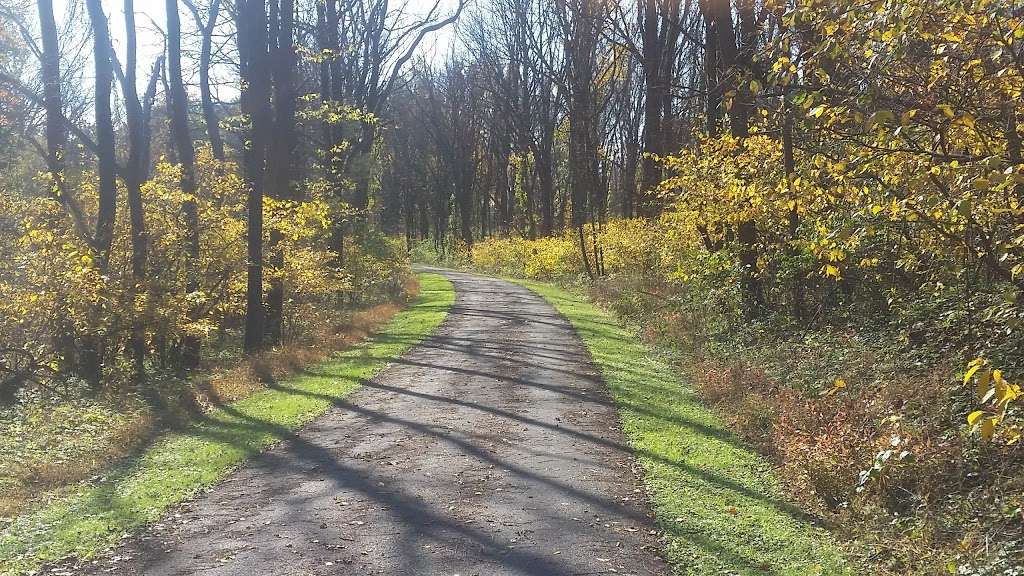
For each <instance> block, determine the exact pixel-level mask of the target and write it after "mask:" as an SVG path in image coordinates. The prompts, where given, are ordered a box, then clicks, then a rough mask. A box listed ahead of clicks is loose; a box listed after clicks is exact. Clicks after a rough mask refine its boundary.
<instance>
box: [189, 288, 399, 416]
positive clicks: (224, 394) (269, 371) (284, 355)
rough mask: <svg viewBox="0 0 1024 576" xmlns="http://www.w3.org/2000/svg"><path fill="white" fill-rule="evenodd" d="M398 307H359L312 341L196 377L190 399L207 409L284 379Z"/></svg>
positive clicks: (359, 336) (366, 332)
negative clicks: (210, 374) (217, 372)
mask: <svg viewBox="0 0 1024 576" xmlns="http://www.w3.org/2000/svg"><path fill="white" fill-rule="evenodd" d="M399 310H401V307H400V306H399V305H398V304H395V303H385V304H377V305H375V306H371V307H369V308H366V309H363V310H359V311H357V312H354V313H352V314H350V315H348V316H347V317H346V318H345V319H344V320H343V321H341V322H338V323H336V324H335V325H333V326H330V327H327V328H326V329H324V330H322V331H320V333H319V334H318V335H317V336H316V337H315V340H314V341H313V342H312V343H292V344H286V345H284V346H281V347H279V348H276V349H274V350H268V351H267V352H264V353H263V354H259V355H257V356H253V357H250V358H246V359H243V360H242V361H241V362H240V363H239V364H238V365H236V366H235V367H233V368H230V369H227V370H225V371H222V372H221V373H219V374H216V375H213V376H210V377H208V378H203V379H197V380H196V381H195V383H194V384H193V386H192V388H191V396H192V398H191V403H192V404H194V405H195V406H197V407H199V408H200V409H201V410H203V411H207V410H209V409H210V408H212V407H214V406H217V405H219V404H223V403H225V402H233V401H235V400H239V399H241V398H244V397H246V396H248V395H249V394H252V393H253V392H255V391H256V390H258V389H260V388H262V387H264V386H266V385H267V384H273V383H275V382H278V381H280V380H283V379H285V378H287V377H289V376H291V375H293V374H295V373H297V372H299V371H301V370H302V369H303V368H305V367H306V366H309V365H310V364H314V363H316V362H321V361H323V360H326V359H327V358H329V357H330V356H331V355H332V354H334V353H336V352H339V351H341V350H345V349H346V348H350V347H351V346H354V345H355V344H358V343H359V342H362V341H363V340H365V339H366V338H367V337H369V336H370V335H371V334H372V333H373V332H375V331H376V330H377V329H379V328H380V327H381V326H382V325H383V324H384V323H385V322H387V321H388V320H390V319H391V318H392V317H393V316H394V315H395V314H397V313H398V311H399Z"/></svg>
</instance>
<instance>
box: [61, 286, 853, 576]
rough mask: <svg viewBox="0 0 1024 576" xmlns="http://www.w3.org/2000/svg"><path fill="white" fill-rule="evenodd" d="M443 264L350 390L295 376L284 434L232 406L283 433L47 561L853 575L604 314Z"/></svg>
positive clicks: (216, 571) (664, 367)
mask: <svg viewBox="0 0 1024 576" xmlns="http://www.w3.org/2000/svg"><path fill="white" fill-rule="evenodd" d="M440 272H442V273H443V274H444V275H445V276H446V277H447V278H448V279H449V280H450V281H451V282H452V283H453V284H454V286H455V291H456V300H455V303H454V305H453V306H452V307H451V309H450V311H449V314H448V317H447V319H446V320H445V321H444V322H443V324H442V325H441V327H440V328H439V330H438V331H437V332H436V333H435V334H434V335H433V336H432V337H430V338H428V339H427V340H426V341H424V342H423V343H421V344H420V345H419V346H417V347H415V348H413V349H412V350H411V351H409V352H408V353H406V354H404V355H400V356H399V355H395V356H393V357H391V358H389V359H388V360H389V362H390V363H391V365H390V367H388V368H386V369H385V370H384V371H383V372H381V373H379V374H377V375H376V376H374V377H372V378H367V379H360V380H359V384H361V386H360V387H359V388H357V389H356V390H355V391H354V392H352V393H351V394H350V395H336V396H335V395H330V394H323V395H317V393H313V392H308V391H305V392H303V391H301V390H298V389H295V390H291V393H293V394H299V395H303V394H308V395H313V396H315V397H317V399H319V400H327V401H329V402H330V404H332V405H333V407H332V408H331V409H330V410H329V411H328V412H327V413H326V414H325V415H324V416H322V417H320V418H318V419H317V420H315V421H314V422H312V423H311V424H310V425H308V426H306V427H304V428H303V429H301V430H300V431H299V432H297V433H293V432H290V431H289V430H288V429H286V428H283V427H280V426H278V425H276V424H273V423H271V422H264V421H261V420H258V419H255V420H254V419H243V420H242V421H239V422H236V424H235V425H237V426H244V427H252V428H258V429H262V428H266V429H267V430H269V431H270V432H271V433H273V434H274V435H275V436H277V437H278V438H280V439H281V442H280V443H278V444H277V445H276V446H274V447H273V448H271V449H270V450H269V451H266V452H264V453H262V454H260V455H258V456H255V457H254V458H253V459H252V460H250V461H249V463H247V464H246V465H244V466H243V467H241V468H239V469H238V470H236V471H235V472H234V473H232V474H230V475H229V476H228V477H227V479H226V480H224V481H223V482H221V483H220V484H218V485H216V486H214V487H213V488H211V489H210V490H209V491H208V492H206V493H205V494H203V495H202V496H200V497H198V498H197V499H195V500H192V501H190V502H188V503H186V504H184V505H182V506H181V507H179V508H178V509H177V510H175V511H174V512H172V513H170V514H165V515H164V516H163V517H162V519H161V520H160V521H158V522H155V523H153V524H150V525H149V526H148V527H147V528H146V529H145V530H144V531H143V532H141V533H137V534H136V535H135V536H133V537H131V538H129V539H126V540H125V541H124V542H123V543H122V544H121V545H120V546H119V547H117V548H116V549H115V550H113V552H110V553H106V554H103V555H100V556H99V557H98V558H96V559H94V560H90V561H86V562H85V563H80V564H77V565H71V564H68V565H62V566H59V567H55V568H52V569H50V573H51V574H68V573H76V574H77V573H83V572H91V573H96V574H99V573H105V574H125V575H129V574H131V575H141V574H145V575H164V574H166V575H171V574H175V575H177V574H195V573H200V572H202V573H204V574H211V575H231V574H239V575H242V574H245V575H249V574H251V573H254V572H258V573H264V574H273V575H292V574H294V575H320V574H323V575H326V574H388V575H396V576H413V575H420V574H424V575H425V574H448V575H451V574H457V575H463V576H468V575H504V574H508V575H522V576H527V575H532V576H559V575H570V574H603V573H618V574H633V575H651V576H653V575H660V574H667V573H668V572H669V571H670V570H671V571H672V572H674V573H676V574H744V575H748V574H749V575H755V574H771V575H778V576H783V575H784V576H790V575H815V574H825V575H829V576H832V575H839V574H849V573H852V570H851V568H850V567H849V566H847V565H846V563H845V562H844V560H843V559H842V557H841V555H840V554H839V553H838V552H837V551H836V548H835V546H834V545H833V544H832V542H831V541H830V539H829V538H828V536H827V535H826V534H825V533H824V531H823V530H821V529H820V528H818V527H816V526H814V520H813V519H812V518H809V517H807V516H806V515H804V514H803V513H801V512H800V511H799V510H796V509H794V508H793V507H792V506H790V505H788V504H787V503H786V502H785V501H784V500H783V499H782V498H781V497H780V493H781V492H780V490H779V487H778V482H777V480H776V479H775V478H774V476H773V473H772V471H771V468H770V466H769V465H768V464H767V462H766V461H764V460H762V459H760V458H759V457H758V456H756V455H755V454H754V453H753V452H752V451H751V450H749V449H748V448H746V447H744V446H743V445H742V444H741V443H740V442H738V440H737V439H736V438H735V437H734V436H733V435H731V434H730V433H729V432H728V431H727V429H726V428H725V426H724V424H722V423H721V422H720V421H718V420H717V419H716V418H715V417H714V416H713V415H712V414H711V413H710V412H709V411H708V410H707V409H705V408H703V407H702V406H701V405H700V404H699V402H698V401H697V400H696V398H695V395H694V394H693V392H692V391H690V390H688V388H686V387H685V386H683V384H682V383H681V382H680V381H679V379H678V377H677V374H676V372H675V371H674V370H673V369H672V368H671V366H670V364H668V363H663V362H661V361H659V360H658V359H657V358H655V357H653V355H652V353H651V351H650V350H649V349H647V348H646V347H645V346H644V345H643V344H641V343H639V342H638V341H637V340H636V339H634V338H632V336H631V335H629V334H628V333H626V331H625V330H623V329H622V328H621V327H619V326H618V324H617V323H616V322H615V321H614V320H613V319H612V318H611V317H610V316H609V315H608V314H606V313H604V312H603V311H600V310H599V309H597V308H596V307H594V306H592V305H590V304H588V303H586V302H583V301H582V300H580V299H577V298H576V297H574V296H573V295H571V294H569V293H567V292H564V291H561V290H559V289H557V288H553V287H550V286H545V285H529V288H527V287H524V286H521V285H518V284H516V283H513V282H508V281H504V280H498V279H494V278H487V277H483V276H477V275H472V274H466V273H460V272H451V271H440ZM531 289H532V290H531ZM404 337H405V336H404V335H403V334H402V333H401V332H400V331H397V332H396V331H393V330H392V331H390V332H386V333H385V334H384V335H381V336H377V337H376V338H375V340H377V341H381V339H382V338H385V339H387V338H391V339H396V340H402V339H403V338H404ZM332 369H333V370H336V369H337V365H334V367H333V368H332V365H330V364H328V365H325V366H322V367H321V368H319V369H317V370H314V371H312V372H313V374H312V376H313V377H315V378H317V379H331V378H332V376H333V375H332V373H331V370H332ZM285 384H287V383H284V384H283V385H282V387H284V385H285ZM652 509H653V512H652V511H651V510H652ZM665 559H667V560H668V563H666V562H665V561H664V560H665ZM669 564H671V568H670V567H669Z"/></svg>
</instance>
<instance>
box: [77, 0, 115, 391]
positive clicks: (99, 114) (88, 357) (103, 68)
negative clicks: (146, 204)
mask: <svg viewBox="0 0 1024 576" xmlns="http://www.w3.org/2000/svg"><path fill="white" fill-rule="evenodd" d="M85 4H86V8H87V9H88V11H89V20H90V22H91V24H92V32H93V58H94V63H95V101H94V103H95V122H96V149H97V150H96V152H97V154H96V161H97V172H98V173H99V207H98V209H97V211H96V232H95V234H94V239H95V249H96V253H97V256H98V258H97V268H98V269H99V270H100V272H101V273H104V274H105V273H106V272H107V270H108V268H109V266H110V250H111V246H112V244H113V240H114V219H115V217H116V215H117V214H116V211H117V159H116V156H115V153H114V121H113V116H112V114H111V111H110V92H111V87H112V84H113V82H114V67H113V64H112V62H111V53H110V50H111V44H110V31H109V29H108V28H107V17H106V15H105V14H104V13H103V6H102V4H101V3H100V0H86V3H85ZM82 370H83V377H84V378H85V379H86V380H87V381H88V382H89V383H90V384H91V386H92V388H93V390H94V391H98V390H99V388H100V383H101V378H102V373H103V346H102V337H101V335H100V334H90V335H89V336H87V337H86V338H85V340H84V341H83V345H82Z"/></svg>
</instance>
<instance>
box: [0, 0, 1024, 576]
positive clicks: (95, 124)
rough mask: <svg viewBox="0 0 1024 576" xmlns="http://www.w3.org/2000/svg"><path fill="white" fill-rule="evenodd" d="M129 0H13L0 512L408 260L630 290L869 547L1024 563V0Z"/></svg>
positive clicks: (703, 379)
mask: <svg viewBox="0 0 1024 576" xmlns="http://www.w3.org/2000/svg"><path fill="white" fill-rule="evenodd" d="M146 10H147V12H143V11H141V10H140V8H139V7H138V6H136V5H134V4H133V0H124V1H123V4H122V3H104V2H101V0H67V1H66V2H60V3H57V5H56V6H55V3H54V1H53V0H36V1H35V2H29V1H25V0H0V463H3V464H4V467H3V469H2V470H0V527H2V526H3V525H4V522H5V521H6V520H5V519H10V518H16V517H17V516H18V515H19V514H23V513H25V512H26V511H29V510H31V509H33V508H34V507H35V506H37V505H38V500H37V499H36V498H35V496H34V495H35V494H37V493H39V492H41V491H45V490H49V489H59V488H60V487H61V486H67V485H70V484H72V483H74V482H78V481H80V480H83V479H87V478H89V477H90V476H91V475H93V474H95V473H96V471H97V470H100V469H102V466H103V465H104V463H105V462H106V461H108V460H110V459H112V458H119V457H122V456H124V455H126V454H129V453H130V452H131V451H133V450H135V449H137V448H138V447H140V446H142V445H144V444H145V443H146V442H148V441H149V440H151V439H152V438H154V437H155V436H156V435H157V434H158V433H159V432H160V431H161V430H163V429H165V428H167V427H173V426H177V425H180V423H181V422H183V421H188V420H190V419H193V418H195V417H196V415H197V414H202V413H203V412H204V411H206V410H209V409H210V407H211V406H214V405H216V404H217V403H218V402H222V401H226V400H232V399H237V398H241V397H244V396H245V395H247V394H249V393H251V391H252V390H254V389H256V388H259V387H260V386H261V385H262V383H265V382H267V381H271V380H272V379H273V378H274V377H276V376H280V375H282V374H287V373H291V372H294V371H295V370H297V369H298V368H299V367H301V366H303V365H305V364H308V363H310V362H314V361H318V360H322V359H323V358H325V357H328V356H329V355H330V354H331V353H332V352H333V351H335V350H337V349H340V348H342V347H345V346H347V345H349V344H351V342H353V341H355V340H358V339H360V338H362V337H363V336H365V334H366V333H369V332H372V331H373V330H374V329H375V327H377V326H379V325H381V324H382V323H383V322H385V321H386V320H387V319H388V318H389V317H390V316H391V315H393V314H394V313H395V311H396V310H397V309H398V308H399V307H400V306H402V305H403V304H404V303H406V302H407V301H409V300H410V299H411V298H413V297H415V294H416V292H417V282H416V280H415V276H414V275H413V273H412V272H411V269H410V262H420V263H428V264H434V265H441V266H445V267H450V268H463V269H467V270H475V271H478V272H482V273H488V274H493V275H498V276H504V277H512V278H519V279H528V280H533V281H540V282H545V283H553V284H558V285H561V286H563V287H567V288H570V289H572V290H575V291H577V292H579V293H582V294H584V295H586V297H587V298H589V299H590V300H591V301H593V302H594V303H596V304H598V305H600V306H601V307H603V308H605V309H607V310H611V311H612V312H614V313H615V314H616V315H617V316H618V318H619V319H620V320H621V321H622V322H623V323H624V324H625V325H627V326H628V327H630V329H631V331H632V332H634V333H635V334H636V335H637V337H639V338H641V339H643V340H645V341H647V342H648V343H650V344H652V345H654V346H656V347H657V348H658V350H660V351H661V353H663V354H664V355H665V356H666V357H667V358H669V359H671V361H672V362H673V363H674V366H675V367H676V369H677V370H678V372H679V373H680V374H684V375H685V377H686V379H687V380H688V381H691V382H692V385H693V387H694V388H695V390H696V391H697V392H698V393H699V395H700V397H701V399H702V400H703V401H704V403H705V404H707V405H708V406H710V407H711V408H712V409H713V410H714V411H715V412H716V413H717V414H718V415H719V416H720V417H721V418H722V419H723V420H724V421H725V422H727V423H728V425H729V427H730V429H731V430H732V431H733V433H735V434H736V435H737V436H738V437H740V438H742V439H743V441H744V442H746V443H748V444H749V445H751V446H754V447H755V448H756V449H757V450H758V451H759V452H760V453H762V454H763V455H765V456H766V457H767V458H768V459H770V461H771V462H772V463H773V464H774V465H775V467H776V468H777V470H778V473H779V475H780V477H781V478H782V481H783V484H784V486H785V489H786V494H787V497H788V498H790V499H791V500H792V501H794V502H795V503H796V504H797V505H798V506H799V507H800V508H801V509H803V510H805V511H806V512H807V513H808V514H811V515H813V516H814V517H815V518H817V519H818V520H819V522H818V523H820V524H821V525H823V526H825V527H826V528H828V529H830V530H831V531H832V532H834V533H835V534H836V536H837V538H839V539H840V540H841V541H842V542H843V546H844V550H845V551H846V553H847V554H848V555H849V557H851V558H854V559H856V561H857V562H860V563H862V564H863V565H864V566H867V567H868V568H866V569H865V570H866V571H865V572H864V573H877V574H920V575H925V574H928V575H932V574H944V573H948V574H959V575H969V574H970V575H973V574H978V575H992V576H995V575H1004V576H1010V575H1014V574H1024V497H1022V494H1024V474H1022V471H1024V468H1022V465H1024V451H1022V448H1021V444H1022V442H1021V438H1022V434H1024V421H1022V420H1021V418H1022V410H1024V399H1022V398H1021V386H1020V384H1018V382H1020V379H1021V378H1024V371H1022V370H1021V368H1020V366H1021V363H1022V362H1024V338H1022V330H1024V295H1022V291H1024V150H1022V137H1024V128H1022V127H1021V124H1022V123H1024V110H1022V107H1024V105H1022V102H1024V100H1022V91H1024V4H1022V3H1021V2H1019V1H1017V0H843V1H839V2H833V1H826V0H550V1H548V0H451V1H438V2H437V3H435V2H433V1H430V2H415V1H409V2H406V3H401V2H395V1H393V0H166V5H165V6H160V5H157V6H155V7H154V6H151V5H149V4H148V3H147V5H146ZM153 46H156V47H157V48H156V50H152V49H151V48H152V47H153ZM141 54H147V55H150V56H152V58H151V59H150V60H145V59H144V58H142V57H140V55H141ZM8 462H10V463H11V465H10V466H7V465H6V464H7V463H8ZM69 462H72V463H74V465H68V463H69Z"/></svg>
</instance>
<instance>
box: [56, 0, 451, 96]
mask: <svg viewBox="0 0 1024 576" xmlns="http://www.w3.org/2000/svg"><path fill="white" fill-rule="evenodd" d="M69 1H71V0H54V12H55V17H56V18H57V27H58V29H60V28H61V25H62V23H64V22H65V21H66V19H67V12H68V10H67V8H68V3H69ZM77 1H78V2H81V0H77ZM102 1H103V7H104V11H105V12H106V13H107V17H108V18H109V21H110V34H111V38H112V41H113V43H114V49H115V50H116V51H117V54H118V58H119V59H120V61H121V62H122V63H123V62H124V45H125V37H126V35H125V27H124V2H123V0H102ZM407 1H408V5H407V6H408V11H409V12H410V13H411V14H414V15H417V16H422V15H425V14H426V13H427V11H428V10H430V8H431V7H432V6H433V5H434V2H435V0H407ZM134 2H135V27H136V30H137V31H136V37H137V41H138V65H137V68H138V70H137V74H138V77H139V84H140V86H142V85H143V83H145V82H146V81H147V79H148V75H149V69H150V68H151V66H152V64H153V62H154V61H155V60H156V58H157V57H158V56H159V55H160V53H161V52H162V51H163V36H162V35H161V33H160V32H159V30H158V29H157V27H159V28H160V29H161V30H163V29H166V22H167V18H166V12H165V10H166V8H165V0H134ZM178 3H179V12H180V14H181V25H182V28H183V30H184V31H185V32H186V33H188V32H189V31H191V30H193V29H194V25H193V19H192V15H191V14H190V13H189V12H188V9H187V8H186V7H185V6H184V4H183V3H182V2H181V0H179V2H178ZM197 4H199V5H200V6H202V5H204V4H206V2H205V1H204V0H197ZM392 5H393V6H395V7H397V6H400V5H401V2H400V0H392ZM455 6H456V0H441V10H442V14H443V16H442V17H444V16H447V15H449V14H450V13H451V12H452V11H454V9H455ZM85 15H86V12H85V8H84V6H81V9H80V10H79V11H78V17H82V18H84V17H85ZM226 17H227V16H226V14H225V13H224V12H222V13H221V20H220V21H224V19H225V18H226ZM452 36H453V28H452V27H451V26H448V27H446V28H444V29H443V30H439V31H437V32H435V33H434V34H433V35H432V36H431V37H429V38H428V39H426V40H424V42H423V44H422V45H421V47H420V53H421V54H423V55H424V56H426V57H427V58H428V59H434V60H437V59H440V58H442V57H443V55H444V54H445V53H446V52H447V49H448V46H449V45H450V44H451V40H452ZM182 48H183V49H185V50H188V49H189V48H190V47H189V46H187V45H183V46H182ZM184 67H187V68H191V67H192V66H190V65H189V63H187V62H185V63H183V68H184ZM90 68H91V66H90ZM91 72H92V70H91V69H87V70H84V71H83V73H84V76H85V78H84V80H85V81H86V82H91V79H92V77H91ZM192 72H193V73H194V71H192ZM188 73H189V71H188V70H186V75H187V74H188ZM213 76H214V83H216V81H217V78H216V76H217V74H216V72H214V74H213ZM225 76H227V75H226V74H225ZM224 80H227V78H226V77H225V78H224ZM185 81H186V83H190V82H191V84H192V85H193V86H194V85H195V79H194V78H189V77H188V76H186V78H185ZM214 91H215V97H216V98H218V99H224V100H231V99H234V98H235V97H236V96H237V93H238V90H237V88H236V87H235V86H234V85H233V83H228V84H227V85H221V86H219V87H218V86H214Z"/></svg>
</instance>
